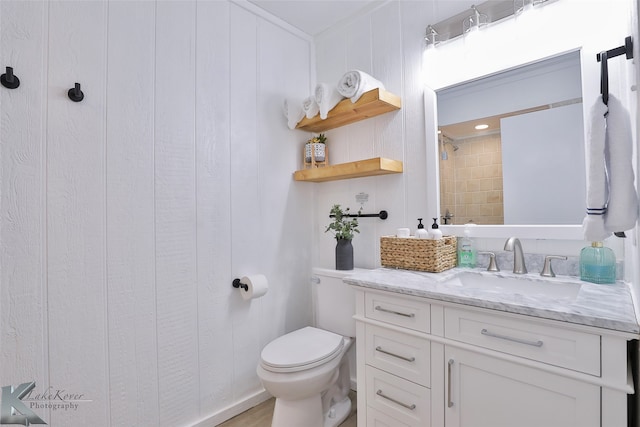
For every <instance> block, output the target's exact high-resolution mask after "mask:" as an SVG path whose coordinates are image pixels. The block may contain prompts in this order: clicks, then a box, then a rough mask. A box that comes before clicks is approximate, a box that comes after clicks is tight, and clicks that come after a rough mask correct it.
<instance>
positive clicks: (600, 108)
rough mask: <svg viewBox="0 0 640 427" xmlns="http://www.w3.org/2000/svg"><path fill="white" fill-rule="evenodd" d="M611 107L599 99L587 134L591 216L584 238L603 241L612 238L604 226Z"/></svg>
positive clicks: (593, 110) (585, 228)
mask: <svg viewBox="0 0 640 427" xmlns="http://www.w3.org/2000/svg"><path fill="white" fill-rule="evenodd" d="M606 112H607V106H606V105H605V103H604V102H602V97H598V99H597V101H596V103H595V104H594V105H593V107H591V113H590V116H589V120H590V121H591V123H590V126H589V134H588V135H587V153H588V154H589V164H588V166H587V215H586V216H585V218H584V220H583V221H582V231H583V233H584V239H585V240H588V241H591V242H599V241H602V240H604V239H606V238H607V237H609V236H611V232H608V231H607V230H606V229H605V226H604V214H605V212H606V211H607V208H606V206H607V198H608V187H609V184H608V181H607V174H606V171H605V162H604V150H605V138H606V134H605V118H604V115H605V113H606Z"/></svg>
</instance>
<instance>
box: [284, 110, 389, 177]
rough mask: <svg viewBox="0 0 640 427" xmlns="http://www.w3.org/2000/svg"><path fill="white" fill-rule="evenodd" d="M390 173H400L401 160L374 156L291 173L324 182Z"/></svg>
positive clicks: (294, 175)
mask: <svg viewBox="0 0 640 427" xmlns="http://www.w3.org/2000/svg"><path fill="white" fill-rule="evenodd" d="M349 102H351V101H349ZM392 173H402V162H401V161H399V160H391V159H385V158H383V157H376V158H373V159H367V160H358V161H356V162H349V163H341V164H338V165H331V166H325V167H323V168H313V169H303V170H299V171H295V172H294V173H293V179H295V180H296V181H309V182H324V181H336V180H339V179H349V178H362V177H365V176H376V175H388V174H392Z"/></svg>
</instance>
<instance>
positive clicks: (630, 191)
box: [604, 95, 638, 233]
mask: <svg viewBox="0 0 640 427" xmlns="http://www.w3.org/2000/svg"><path fill="white" fill-rule="evenodd" d="M607 105H608V107H609V114H608V115H607V139H606V145H605V163H606V166H607V176H608V179H609V203H608V204H607V212H606V214H605V215H604V225H605V228H606V230H607V231H609V232H611V233H614V232H617V231H626V230H629V229H631V228H633V227H634V226H635V225H636V220H637V218H638V195H637V193H636V189H635V186H634V173H633V165H632V156H633V140H632V137H631V121H630V119H629V113H628V112H627V110H626V109H625V108H624V106H623V105H622V103H621V102H620V100H618V99H617V98H615V97H614V96H613V95H609V102H608V103H607Z"/></svg>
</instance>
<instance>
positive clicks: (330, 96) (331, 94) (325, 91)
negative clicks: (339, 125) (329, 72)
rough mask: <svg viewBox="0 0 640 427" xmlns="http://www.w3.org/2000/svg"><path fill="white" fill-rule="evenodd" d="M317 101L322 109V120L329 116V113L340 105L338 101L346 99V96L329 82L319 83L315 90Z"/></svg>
mask: <svg viewBox="0 0 640 427" xmlns="http://www.w3.org/2000/svg"><path fill="white" fill-rule="evenodd" d="M315 97H316V102H317V103H318V108H319V109H320V118H321V119H322V120H324V119H326V118H327V113H329V111H330V110H331V109H332V108H333V107H335V106H336V105H338V102H340V101H342V100H343V99H344V96H342V95H340V92H338V89H337V88H336V87H335V86H333V85H330V84H328V83H318V84H317V85H316V90H315Z"/></svg>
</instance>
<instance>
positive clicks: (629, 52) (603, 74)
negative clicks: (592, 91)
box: [596, 36, 633, 105]
mask: <svg viewBox="0 0 640 427" xmlns="http://www.w3.org/2000/svg"><path fill="white" fill-rule="evenodd" d="M623 54H624V55H625V56H626V57H627V59H632V58H633V39H632V38H631V36H628V37H626V38H625V39H624V46H618V47H616V48H615V49H610V50H605V51H603V52H600V53H598V54H597V55H596V60H597V61H598V62H600V93H601V94H602V102H604V103H605V105H606V104H607V103H608V102H609V67H608V66H607V61H608V60H609V59H611V58H615V57H616V56H620V55H623Z"/></svg>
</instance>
